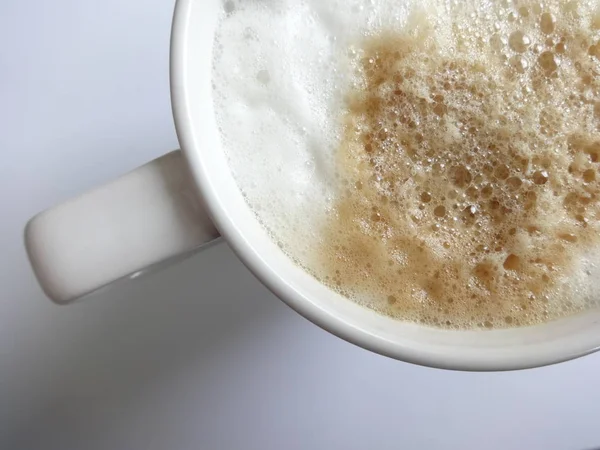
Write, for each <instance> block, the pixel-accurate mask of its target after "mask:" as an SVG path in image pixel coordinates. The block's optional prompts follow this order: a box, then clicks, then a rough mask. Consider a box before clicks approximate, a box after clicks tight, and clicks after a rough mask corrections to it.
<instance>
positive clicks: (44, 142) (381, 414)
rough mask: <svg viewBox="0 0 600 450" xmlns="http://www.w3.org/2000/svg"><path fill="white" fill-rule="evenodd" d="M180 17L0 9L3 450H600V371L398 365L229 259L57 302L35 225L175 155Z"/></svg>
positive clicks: (148, 4)
mask: <svg viewBox="0 0 600 450" xmlns="http://www.w3.org/2000/svg"><path fill="white" fill-rule="evenodd" d="M173 3H174V2H173V0H86V1H81V0H53V1H48V0H28V1H19V0H1V1H0V151H1V152H2V153H1V155H2V159H1V161H0V231H1V232H0V240H1V241H0V448H1V449H18V450H21V449H23V450H37V449H52V450H53V449H60V450H71V449H73V450H75V449H85V450H96V449H110V450H120V449H128V450H129V449H131V450H137V449H139V450H153V449H172V450H184V449H209V450H212V449H227V450H229V449H261V450H266V449H290V450H294V449H325V448H327V449H345V450H352V449H417V448H425V449H437V448H439V449H466V448H467V449H468V448H476V449H478V448H486V449H544V450H552V449H575V450H587V449H592V448H595V447H600V354H596V355H592V356H589V357H586V358H583V359H579V360H577V361H573V362H569V363H564V364H561V365H558V366H554V367H548V368H543V369H537V370H530V371H524V372H516V373H495V374H471V373H455V372H445V371H439V370H433V369H426V368H421V367H416V366H411V365H408V364H404V363H400V362H397V361H392V360H390V359H387V358H384V357H381V356H377V355H374V354H371V353H369V352H367V351H364V350H362V349H359V348H356V347H354V346H352V345H350V344H347V343H345V342H343V341H341V340H338V339H337V338H334V337H332V336H330V335H329V334H327V333H326V332H324V331H322V330H320V329H318V328H317V327H315V326H313V325H312V324H310V323H308V322H307V321H306V320H304V319H303V318H301V317H300V316H298V315H296V314H295V313H294V312H292V311H291V310H289V309H288V308H287V307H286V306H284V305H283V304H282V303H281V302H280V301H279V300H277V299H276V298H275V297H274V296H273V295H271V294H270V293H269V292H268V291H267V290H266V289H265V288H264V287H262V286H261V285H260V284H259V283H258V282H257V281H256V280H255V279H254V278H253V277H252V276H251V275H250V273H249V272H248V271H247V270H246V269H245V268H244V267H243V266H242V265H241V264H240V263H239V262H238V261H237V260H236V258H235V257H234V256H233V254H232V253H231V251H230V250H229V249H228V248H227V246H226V245H225V244H219V245H217V246H215V247H212V248H211V249H209V250H207V251H205V252H204V253H202V254H200V255H198V256H196V257H195V258H193V259H191V260H188V261H186V262H185V263H183V264H180V265H178V266H176V267H172V268H170V269H168V270H166V271H164V272H162V273H159V274H157V275H154V276H150V277H146V278H143V279H141V280H138V281H135V282H130V283H128V284H125V285H123V286H120V287H118V288H115V289H113V290H111V291H109V292H108V293H104V294H102V295H100V296H98V297H97V298H94V299H92V300H90V301H88V302H86V303H82V304H77V305H72V306H67V307H58V306H55V305H53V304H51V303H50V302H49V301H48V300H47V299H45V298H44V296H43V295H42V293H41V292H40V289H39V288H38V286H37V285H36V283H35V281H34V279H33V276H32V274H31V272H30V269H29V267H28V265H27V261H26V257H25V253H24V250H23V244H22V229H23V226H24V225H25V222H26V220H27V219H28V218H29V217H30V216H31V215H33V214H34V213H36V212H37V211H38V210H41V209H43V208H45V207H48V206H50V205H52V204H54V203H56V202H59V201H62V200H65V199H67V198H69V197H71V196H73V195H74V194H77V193H79V192H81V191H83V190H85V189H87V188H90V187H92V186H94V185H96V184H99V183H102V182H104V181H107V180H109V179H111V178H113V177H115V176H117V175H119V174H121V173H123V172H125V171H127V170H129V169H132V168H134V167H135V166H137V165H139V164H141V163H144V162H146V161H148V160H150V159H152V158H154V157H156V156H159V155H160V154H162V153H163V152H166V151H167V150H171V149H173V148H176V147H177V140H176V137H175V132H174V129H173V124H172V119H171V111H170V106H169V91H168V44H169V32H170V21H171V14H172V9H173Z"/></svg>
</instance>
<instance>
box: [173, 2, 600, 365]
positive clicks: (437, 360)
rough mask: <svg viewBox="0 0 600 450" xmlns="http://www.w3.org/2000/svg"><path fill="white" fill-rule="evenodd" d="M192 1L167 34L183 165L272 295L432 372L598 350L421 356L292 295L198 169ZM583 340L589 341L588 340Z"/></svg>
mask: <svg viewBox="0 0 600 450" xmlns="http://www.w3.org/2000/svg"><path fill="white" fill-rule="evenodd" d="M197 1H199V0H176V3H175V10H174V17H173V24H172V30H171V50H170V84H171V103H172V109H173V116H174V122H175V128H176V132H177V137H178V139H179V143H180V146H181V149H182V151H183V154H184V156H185V158H186V160H187V162H188V165H189V168H190V172H191V174H192V178H193V179H194V182H195V184H196V187H197V190H198V193H199V195H200V198H201V199H202V200H203V203H204V206H205V207H206V209H207V212H208V214H209V216H210V218H211V220H212V221H213V222H214V224H215V226H216V227H217V228H218V229H219V231H220V233H221V235H222V236H223V237H224V238H225V239H226V240H227V242H228V244H229V245H230V247H231V248H232V250H233V251H234V252H235V254H236V255H237V256H238V257H239V258H240V260H241V261H242V262H243V263H244V264H245V265H246V267H248V269H249V270H250V271H251V272H252V273H253V274H254V275H255V276H256V277H257V278H258V279H259V280H260V281H261V283H263V284H264V285H265V286H266V287H267V288H268V289H269V290H271V291H272V292H273V293H274V294H275V295H276V296H277V297H279V298H280V299H281V300H282V301H284V303H286V304H287V305H288V306H289V307H291V308H292V309H293V310H295V311H296V312H298V313H299V314H301V315H302V316H304V317H305V318H307V319H308V320H310V321H311V322H313V323H314V324H316V325H317V326H319V327H321V328H323V329H324V330H326V331H328V332H330V333H332V334H334V335H335V336H337V337H339V338H342V339H344V340H346V341H348V342H350V343H353V344H355V345H357V346H359V347H362V348H364V349H366V350H369V351H373V352H375V353H378V354H381V355H385V356H388V357H391V358H394V359H397V360H400V361H405V362H410V363H414V364H418V365H422V366H428V367H434V368H443V369H452V370H465V371H498V370H518V369H527V368H534V367H541V366H546V365H550V364H555V363H559V362H563V361H567V360H571V359H575V358H578V357H580V356H584V355H586V354H590V353H593V352H595V351H598V350H599V349H600V340H594V341H593V342H594V343H593V344H586V345H574V344H573V345H570V346H565V347H564V348H557V349H556V350H555V351H554V352H553V353H549V352H546V353H544V354H540V355H533V356H532V355H530V356H529V357H528V358H523V357H519V356H515V355H508V354H507V355H504V356H503V357H499V358H497V359H494V360H490V359H482V360H478V358H477V354H476V353H477V352H475V353H474V354H467V352H465V355H463V356H462V357H457V356H456V355H442V354H435V352H423V351H421V350H420V349H417V348H414V347H415V346H413V347H412V348H411V347H410V346H406V345H405V346H403V345H399V344H398V343H395V342H392V341H391V340H386V339H384V338H382V337H381V336H376V335H373V334H371V333H369V332H368V331H367V330H366V329H364V328H361V327H359V326H356V325H354V324H351V323H346V322H344V321H343V319H342V318H340V317H336V316H334V315H332V314H330V313H328V312H326V311H325V310H323V309H321V308H319V307H318V306H316V305H315V304H314V303H311V302H309V301H307V299H306V298H305V297H304V296H303V295H302V294H301V293H300V292H298V291H296V290H295V289H294V287H293V286H291V285H290V284H289V283H287V282H286V280H285V279H284V277H283V275H282V274H281V273H279V272H278V271H276V270H275V269H274V268H273V267H271V266H270V265H269V264H267V263H266V262H265V261H264V259H263V258H261V255H260V254H259V253H258V252H257V251H255V250H254V249H253V248H252V247H251V245H250V244H249V243H248V241H247V240H246V239H244V237H243V236H242V233H241V232H240V230H239V229H238V226H237V225H236V223H234V220H233V219H232V217H231V216H230V215H229V214H228V212H227V211H226V210H225V208H224V205H223V204H222V203H221V200H220V199H219V198H218V197H217V196H216V195H215V192H214V190H213V189H212V187H211V185H210V183H209V181H208V175H207V173H206V172H205V170H204V169H203V165H204V164H203V161H202V159H201V157H200V154H201V153H202V152H201V151H197V150H196V144H195V139H194V136H193V134H194V133H193V125H192V123H191V121H190V120H189V118H190V111H189V104H190V102H189V101H188V100H189V98H188V97H189V96H188V95H186V91H187V85H186V76H185V72H186V67H185V65H186V63H187V61H186V51H187V48H186V44H187V28H188V26H189V21H190V15H191V9H192V5H193V4H194V2H197ZM213 3H214V2H213ZM594 323H596V322H594ZM598 323H600V321H598ZM541 326H543V324H542V325H541ZM468 332H469V330H465V331H464V333H468ZM588 341H589V342H591V341H590V340H589V339H588Z"/></svg>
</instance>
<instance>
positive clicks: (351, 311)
mask: <svg viewBox="0 0 600 450" xmlns="http://www.w3.org/2000/svg"><path fill="white" fill-rule="evenodd" d="M220 8H222V1H221V0H178V2H177V5H176V11H175V19H174V23H173V31H172V33H173V35H172V48H171V84H172V102H173V110H174V116H175V122H176V128H177V133H178V136H179V140H180V144H181V147H182V149H183V150H184V153H185V155H186V158H187V159H188V162H189V164H190V167H191V170H192V173H193V175H194V178H195V180H196V183H197V185H198V188H199V193H200V195H201V196H202V197H203V199H204V200H205V203H206V205H207V207H208V209H209V213H210V215H211V217H212V219H213V220H214V222H215V224H216V225H217V227H218V228H219V230H220V232H221V233H222V235H223V236H224V237H225V238H226V239H227V241H228V243H229V245H230V246H231V247H232V248H233V250H234V251H235V252H236V253H237V255H238V256H239V257H240V259H242V261H243V262H244V263H245V264H246V265H247V266H248V268H249V269H250V270H251V271H252V272H254V274H255V275H256V276H257V277H258V278H259V279H260V280H261V281H262V282H263V283H264V284H265V285H266V286H267V287H269V288H270V289H271V290H272V291H273V292H274V293H275V294H276V295H278V296H279V297H280V298H281V299H282V300H283V301H285V302H286V303H287V304H288V305H289V306H291V307H292V308H293V309H295V310H296V311H298V312H299V313H300V314H302V315H304V316H305V317H307V318H308V319H309V320H311V321H313V322H314V323H316V324H317V325H319V326H321V327H323V328H324V329H326V330H328V331H330V332H332V333H334V334H336V335H337V336H339V337H341V338H343V339H346V340H348V341H350V342H352V343H354V344H357V345H359V346H361V347H364V348H366V349H368V350H372V351H375V352H378V353H381V354H384V355H387V356H390V357H393V358H396V359H399V360H403V361H408V362H413V363H417V364H422V365H427V366H432V367H440V368H447V369H457V370H512V369H521V368H528V367H536V366H542V365H547V364H552V363H556V362H560V361H564V360H568V359H572V358H575V357H578V356H581V355H584V354H587V353H590V352H593V351H595V350H597V349H598V348H600V309H597V310H591V311H588V312H586V313H582V314H579V315H574V316H571V317H567V318H563V319H560V320H555V321H552V322H548V323H545V324H541V325H536V326H529V327H522V328H512V329H503V330H470V331H455V330H442V329H436V328H431V327H426V326H422V325H417V324H413V323H404V322H400V321H397V320H393V319H391V318H388V317H385V316H382V315H379V314H377V313H375V312H373V311H370V310H368V309H366V308H363V307H361V306H358V305H357V304H355V303H352V302H350V301H348V300H347V299H345V298H343V297H342V296H340V295H339V294H337V293H334V292H332V291H331V290H329V289H328V288H326V287H325V286H324V285H322V284H321V283H319V282H318V281H317V280H315V279H314V278H313V277H312V276H310V275H309V274H308V273H306V272H305V271H304V270H302V269H301V268H299V267H298V266H296V265H295V264H294V263H293V262H292V261H291V260H290V259H289V258H288V257H287V256H286V255H285V254H284V253H283V252H282V251H281V250H280V249H279V247H278V246H277V245H275V243H274V242H272V241H271V239H270V238H269V236H268V234H267V233H266V232H265V230H264V229H263V228H262V226H261V225H260V224H259V222H258V221H257V220H256V218H255V216H254V214H253V212H252V211H251V210H250V208H249V207H248V205H247V204H246V202H245V201H244V198H243V197H242V195H241V193H240V191H239V189H238V187H237V184H236V182H235V180H234V178H233V176H232V174H231V171H230V169H229V167H228V164H227V158H226V156H225V153H224V150H223V148H222V145H221V140H220V136H219V131H218V129H217V124H216V121H215V115H214V111H213V101H212V85H211V75H212V64H211V63H212V50H213V35H214V31H215V28H216V26H217V21H218V17H219V11H220Z"/></svg>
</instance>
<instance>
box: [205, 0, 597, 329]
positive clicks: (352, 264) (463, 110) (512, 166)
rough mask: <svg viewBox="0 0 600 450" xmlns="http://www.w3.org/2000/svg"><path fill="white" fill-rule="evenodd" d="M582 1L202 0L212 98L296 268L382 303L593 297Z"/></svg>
mask: <svg viewBox="0 0 600 450" xmlns="http://www.w3.org/2000/svg"><path fill="white" fill-rule="evenodd" d="M597 8H598V7H597V1H593V2H592V1H588V0H577V1H574V0H562V1H561V0H540V1H525V0H519V1H515V0H406V1H402V2H398V1H397V0H348V1H344V0H244V1H241V0H222V11H221V16H222V17H221V20H220V22H219V24H218V27H217V30H216V33H215V41H214V47H213V48H214V52H213V55H214V60H213V77H212V81H213V91H212V96H213V101H214V108H215V115H216V120H217V124H218V126H219V130H220V133H221V138H222V142H223V147H224V149H225V153H226V155H227V159H228V163H229V167H230V169H231V172H232V174H233V176H234V177H235V180H236V182H237V184H238V186H239V188H240V191H241V193H242V195H243V197H244V199H245V201H246V202H247V204H248V205H249V207H250V208H251V209H252V211H253V212H254V213H255V215H256V217H257V220H258V221H259V222H260V223H261V224H262V225H263V226H264V228H265V229H266V231H267V232H268V233H269V234H270V236H271V237H272V239H273V241H274V242H275V243H277V245H278V246H279V247H280V248H281V249H282V250H283V251H284V252H285V253H286V254H287V255H289V257H290V258H291V259H293V260H294V261H295V262H296V263H297V264H298V265H300V266H301V267H303V268H304V269H305V270H306V271H307V272H309V273H310V274H312V275H314V277H315V278H317V279H318V280H320V281H321V282H322V283H323V284H325V285H326V286H328V287H329V288H331V289H332V290H334V291H337V292H339V293H341V294H342V295H344V296H346V297H347V298H349V299H350V300H352V301H354V302H356V303H359V304H361V305H364V306H366V307H368V308H371V309H373V310H376V311H378V312H381V313H382V314H386V315H389V316H391V317H393V318H397V319H399V320H408V321H413V322H419V323H424V324H427V325H431V326H436V327H445V328H474V327H475V328H484V329H486V328H502V327H515V326H521V325H528V324H532V323H537V322H541V321H546V320H551V319H554V318H557V317H560V316H563V315H566V314H571V313H575V312H578V311H581V310H583V309H586V308H590V307H595V306H596V305H597V303H598V300H599V299H600V292H599V291H600V283H598V282H597V279H600V273H598V272H600V271H599V270H598V267H600V265H598V264H595V261H598V260H600V242H599V241H600V238H599V237H598V236H600V233H599V231H600V230H599V229H598V228H599V221H598V219H599V218H600V208H599V205H598V196H599V195H600V192H599V191H598V189H599V188H600V186H599V185H598V182H599V179H600V173H599V172H598V170H599V168H600V128H599V126H600V84H599V83H600V82H599V81H598V74H599V73H600V14H599V13H598V10H597ZM594 274H596V275H594ZM595 280H596V281H595Z"/></svg>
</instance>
